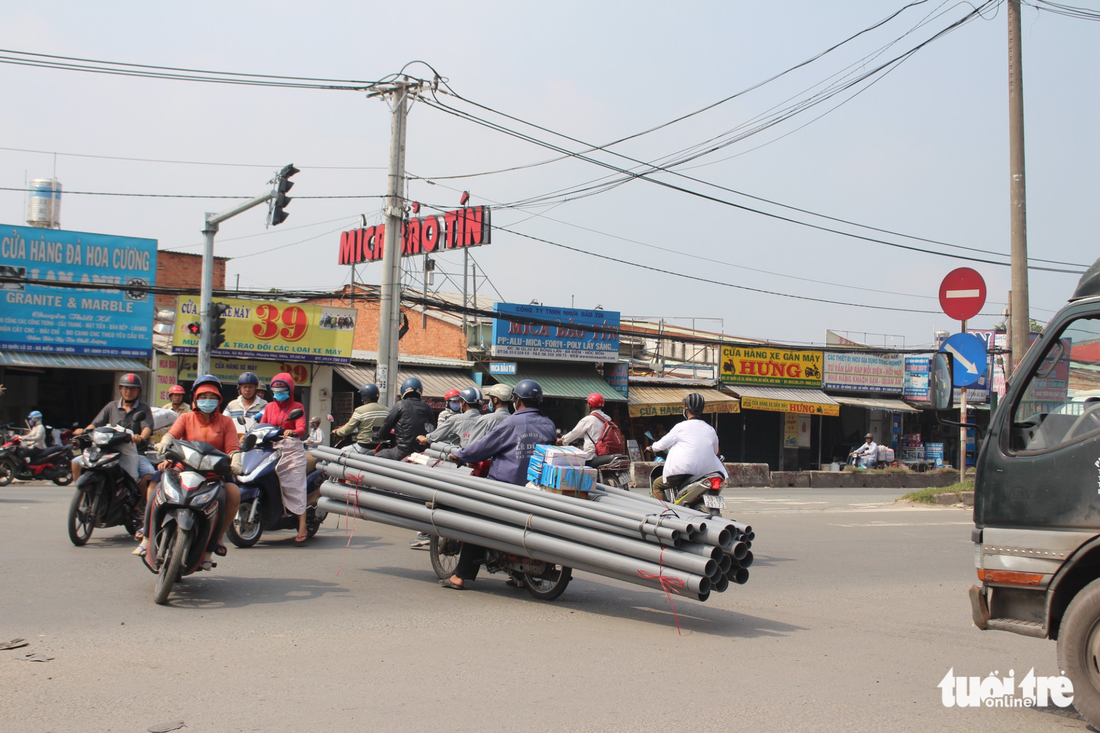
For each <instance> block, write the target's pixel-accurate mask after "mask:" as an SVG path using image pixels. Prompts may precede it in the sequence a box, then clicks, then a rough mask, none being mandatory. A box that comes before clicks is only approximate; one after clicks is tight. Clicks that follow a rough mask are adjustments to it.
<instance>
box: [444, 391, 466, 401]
mask: <svg viewBox="0 0 1100 733" xmlns="http://www.w3.org/2000/svg"><path fill="white" fill-rule="evenodd" d="M460 394H462V393H461V392H459V391H458V390H457V389H451V390H447V394H445V395H443V399H445V400H457V399H458V396H459V395H460Z"/></svg>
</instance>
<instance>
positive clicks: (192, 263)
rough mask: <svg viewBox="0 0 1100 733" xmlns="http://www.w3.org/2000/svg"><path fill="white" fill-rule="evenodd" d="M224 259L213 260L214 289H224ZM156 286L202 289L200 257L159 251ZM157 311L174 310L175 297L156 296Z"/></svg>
mask: <svg viewBox="0 0 1100 733" xmlns="http://www.w3.org/2000/svg"><path fill="white" fill-rule="evenodd" d="M227 261H228V260H227V258H225V257H215V258H214V289H215V290H224V289H225V263H226V262H227ZM157 285H170V286H172V287H177V288H195V289H196V290H198V289H199V288H201V287H202V255H193V254H187V253H184V252H169V251H167V250H160V251H159V252H157ZM156 307H157V310H160V309H162V308H167V309H169V310H175V309H176V296H174V295H158V296H157V298H156Z"/></svg>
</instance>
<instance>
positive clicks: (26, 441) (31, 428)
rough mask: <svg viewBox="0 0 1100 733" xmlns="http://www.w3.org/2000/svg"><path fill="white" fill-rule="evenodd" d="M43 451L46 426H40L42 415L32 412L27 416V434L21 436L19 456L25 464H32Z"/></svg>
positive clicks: (35, 411) (44, 448)
mask: <svg viewBox="0 0 1100 733" xmlns="http://www.w3.org/2000/svg"><path fill="white" fill-rule="evenodd" d="M44 450H46V426H45V425H43V424H42V413H41V412H39V411H38V410H32V411H31V412H30V413H29V414H28V415H27V433H26V435H24V436H23V445H22V446H21V447H20V449H19V455H20V456H21V457H22V458H23V459H24V460H25V461H27V463H33V462H34V459H35V458H37V457H38V455H39V454H40V453H42V451H44Z"/></svg>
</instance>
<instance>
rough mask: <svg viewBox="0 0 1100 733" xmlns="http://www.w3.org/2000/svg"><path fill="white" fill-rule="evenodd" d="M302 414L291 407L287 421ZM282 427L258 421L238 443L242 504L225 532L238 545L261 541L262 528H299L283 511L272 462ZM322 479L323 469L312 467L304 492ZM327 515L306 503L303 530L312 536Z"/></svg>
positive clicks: (313, 490) (317, 488) (315, 487)
mask: <svg viewBox="0 0 1100 733" xmlns="http://www.w3.org/2000/svg"><path fill="white" fill-rule="evenodd" d="M301 416H302V411H301V410H292V411H291V413H290V421H293V420H297V419H298V418H299V417H301ZM284 424H285V423H284ZM283 430H284V428H282V427H280V426H277V425H264V424H263V423H258V424H256V425H253V426H252V429H251V430H249V431H248V434H247V435H245V437H244V441H243V443H242V444H241V450H242V451H243V455H242V457H241V466H242V471H241V474H240V476H238V477H237V485H238V486H240V489H241V507H240V510H239V511H238V512H237V518H236V519H235V520H233V523H232V524H230V525H229V529H228V531H227V532H226V534H227V535H228V536H229V541H230V542H232V543H233V544H234V545H236V546H237V547H252V546H253V545H255V544H256V543H257V542H259V541H260V537H261V536H263V533H264V532H265V531H268V532H271V531H275V530H279V529H292V530H295V531H297V529H298V518H297V517H296V516H294V515H292V514H286V513H285V512H284V511H283V495H282V491H281V489H280V488H279V476H278V474H276V473H275V464H276V463H278V461H279V456H278V454H277V453H276V452H275V444H276V443H278V442H279V441H280V440H282V438H283ZM324 480H325V475H324V471H322V470H321V469H320V468H318V469H315V470H314V471H312V472H311V473H310V474H309V475H308V476H306V495H307V496H311V495H314V494H316V493H317V492H319V491H320V489H321V484H322V483H324ZM327 516H328V513H327V512H325V511H324V510H318V509H317V508H316V507H315V506H312V505H310V506H307V507H306V534H307V535H308V536H309V537H311V538H312V537H313V536H314V535H315V534H317V532H318V531H319V530H320V529H321V524H322V523H323V522H324V521H325V517H327Z"/></svg>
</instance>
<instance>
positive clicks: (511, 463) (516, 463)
mask: <svg viewBox="0 0 1100 733" xmlns="http://www.w3.org/2000/svg"><path fill="white" fill-rule="evenodd" d="M512 393H513V395H514V397H515V405H516V411H515V412H514V413H513V414H511V415H509V416H508V418H507V419H505V420H502V421H501V423H500V425H498V426H497V428H496V429H495V430H493V431H492V432H490V433H488V434H486V435H485V436H484V437H482V438H481V439H480V440H476V441H474V442H473V443H472V444H470V445H468V446H466V447H465V448H460V449H459V450H457V451H453V452H452V454H453V455H454V457H455V458H457V459H458V460H460V461H463V462H465V463H474V462H476V461H484V460H488V459H492V461H493V465H492V467H491V468H490V469H489V478H491V479H496V480H497V481H503V482H505V483H509V484H514V485H516V486H525V485H526V484H527V464H528V463H529V462H530V460H531V456H532V455H534V453H535V446H537V445H553V444H554V441H555V440H556V439H557V429H556V428H555V427H554V423H553V422H551V421H550V418H548V417H546V416H545V415H543V414H542V411H541V410H539V405H540V404H541V403H542V386H541V385H539V383H538V382H536V381H535V380H533V379H521V380H520V381H519V382H518V383H517V384H516V386H515V387H514V388H513V390H512ZM484 560H485V548H484V547H479V546H477V545H474V544H471V543H469V542H464V543H462V550H461V551H460V552H459V554H458V564H457V565H456V566H455V572H454V575H452V576H451V577H450V578H448V579H447V580H441V581H439V584H440V585H442V586H443V587H444V588H454V589H455V590H462V589H463V588H464V587H465V583H466V581H467V580H474V579H476V578H477V573H478V570H479V569H480V568H481V563H482V562H484Z"/></svg>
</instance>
